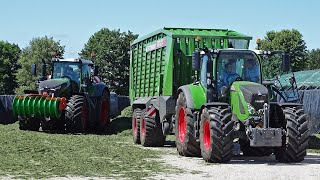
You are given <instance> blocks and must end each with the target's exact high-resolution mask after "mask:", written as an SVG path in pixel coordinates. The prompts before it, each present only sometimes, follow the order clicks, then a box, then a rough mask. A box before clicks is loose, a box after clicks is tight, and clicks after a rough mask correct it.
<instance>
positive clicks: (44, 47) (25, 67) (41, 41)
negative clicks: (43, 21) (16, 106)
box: [16, 36, 64, 93]
mask: <svg viewBox="0 0 320 180" xmlns="http://www.w3.org/2000/svg"><path fill="white" fill-rule="evenodd" d="M55 52H59V53H60V54H61V55H63V53H64V46H61V45H60V42H59V41H55V40H53V38H48V37H47V36H45V37H38V38H34V39H32V40H31V41H30V43H29V46H27V47H26V48H24V49H23V50H22V54H21V57H20V58H19V60H18V64H19V65H20V66H21V69H19V70H18V73H17V79H18V85H19V87H18V88H17V89H16V92H17V93H23V91H24V90H36V89H37V80H38V76H32V74H31V66H32V64H36V66H37V74H38V75H39V74H40V71H41V61H42V60H44V61H45V62H46V63H49V62H51V58H52V55H53V53H55Z"/></svg>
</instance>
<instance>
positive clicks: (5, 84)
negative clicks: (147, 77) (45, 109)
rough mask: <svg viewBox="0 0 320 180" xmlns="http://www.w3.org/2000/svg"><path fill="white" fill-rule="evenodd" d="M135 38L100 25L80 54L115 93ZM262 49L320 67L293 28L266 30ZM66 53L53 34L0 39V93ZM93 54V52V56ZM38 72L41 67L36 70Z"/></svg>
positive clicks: (21, 86) (122, 86)
mask: <svg viewBox="0 0 320 180" xmlns="http://www.w3.org/2000/svg"><path fill="white" fill-rule="evenodd" d="M137 37H138V35H137V34H134V33H133V32H131V31H128V32H121V31H120V30H119V29H117V30H110V29H108V28H102V29H101V30H99V31H98V32H96V33H94V34H93V35H92V36H91V37H90V38H89V40H88V42H87V43H86V44H85V45H84V47H83V49H82V50H81V52H80V53H79V56H80V57H81V58H85V59H91V60H92V61H93V62H94V63H95V64H96V65H98V66H99V67H100V76H101V78H102V80H103V81H104V82H106V83H107V84H108V85H109V87H110V89H111V90H112V91H114V92H116V93H117V94H121V95H128V93H129V66H130V43H131V42H132V41H133V40H135V39H136V38H137ZM260 49H262V50H284V51H285V52H287V53H289V55H290V57H291V62H292V70H293V71H302V70H311V69H320V49H312V50H307V46H306V43H305V41H304V39H303V36H302V34H301V33H300V32H299V31H298V30H296V29H292V30H289V29H285V30H281V31H269V32H267V33H266V35H265V37H264V38H263V39H262V41H261V45H260ZM56 52H58V53H60V54H61V55H62V56H63V54H64V52H65V46H63V45H61V43H60V41H57V40H54V39H53V38H52V37H47V36H45V37H37V38H33V39H32V40H31V41H30V42H29V44H28V46H26V47H25V48H22V49H21V48H19V46H18V45H17V44H14V43H9V42H6V41H0V94H14V93H23V91H24V90H27V89H28V90H36V89H37V83H36V82H37V78H38V77H34V76H32V75H31V71H30V70H31V65H32V64H37V67H41V62H42V61H45V62H47V63H49V62H50V61H51V58H52V55H53V53H56ZM92 55H94V56H93V57H92ZM262 65H263V68H262V69H263V76H264V77H265V78H272V77H274V76H275V75H277V74H279V67H280V65H279V61H263V62H262ZM37 73H38V74H40V68H38V69H37Z"/></svg>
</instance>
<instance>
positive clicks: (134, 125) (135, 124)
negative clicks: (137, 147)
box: [133, 117, 138, 137]
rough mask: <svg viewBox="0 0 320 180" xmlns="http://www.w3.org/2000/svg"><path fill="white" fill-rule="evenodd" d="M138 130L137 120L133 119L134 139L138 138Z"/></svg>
mask: <svg viewBox="0 0 320 180" xmlns="http://www.w3.org/2000/svg"><path fill="white" fill-rule="evenodd" d="M137 134H138V129H137V118H136V117H134V118H133V135H134V137H137Z"/></svg>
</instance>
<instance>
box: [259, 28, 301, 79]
mask: <svg viewBox="0 0 320 180" xmlns="http://www.w3.org/2000/svg"><path fill="white" fill-rule="evenodd" d="M306 48H307V47H306V43H305V41H304V40H303V37H302V34H301V33H300V32H299V31H298V30H296V29H292V30H289V29H284V30H281V31H278V32H276V31H269V32H267V34H266V36H265V38H264V39H263V40H262V41H261V46H260V49H262V50H283V51H285V52H286V53H288V54H289V55H290V58H291V65H292V71H301V70H303V69H305V68H306V67H307V61H306V55H307V49H306ZM279 67H280V65H279V61H278V62H276V61H275V60H273V61H271V62H263V68H265V69H264V71H263V72H264V75H265V76H273V75H275V74H277V73H278V72H279V71H280V70H279Z"/></svg>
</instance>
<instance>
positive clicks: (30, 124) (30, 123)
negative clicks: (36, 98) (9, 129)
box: [18, 116, 40, 131]
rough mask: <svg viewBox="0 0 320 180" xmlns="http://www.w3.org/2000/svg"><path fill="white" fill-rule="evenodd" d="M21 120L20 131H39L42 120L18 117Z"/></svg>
mask: <svg viewBox="0 0 320 180" xmlns="http://www.w3.org/2000/svg"><path fill="white" fill-rule="evenodd" d="M18 120H19V129H20V130H29V131H39V128H40V120H39V119H38V118H35V117H31V118H26V117H21V116H18Z"/></svg>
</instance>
